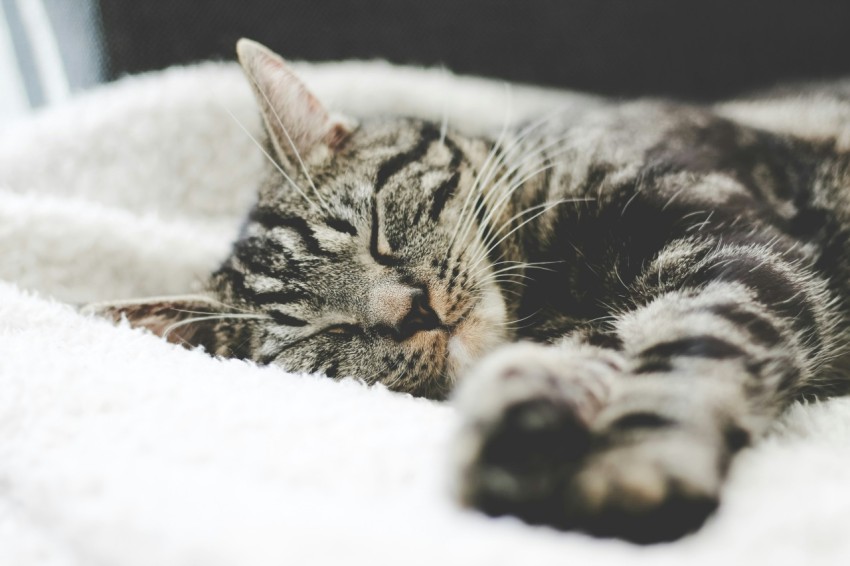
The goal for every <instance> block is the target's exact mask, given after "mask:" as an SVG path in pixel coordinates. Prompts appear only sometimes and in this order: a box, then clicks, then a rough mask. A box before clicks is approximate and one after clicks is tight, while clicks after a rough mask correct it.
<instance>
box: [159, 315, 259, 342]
mask: <svg viewBox="0 0 850 566" xmlns="http://www.w3.org/2000/svg"><path fill="white" fill-rule="evenodd" d="M269 318H270V317H269V316H268V315H261V314H253V315H252V314H217V315H211V316H197V317H194V318H187V319H186V320H181V321H179V322H175V323H173V324H171V325H169V326H167V327H166V328H165V330H164V331H163V332H162V337H163V338H165V339H167V338H168V335H169V334H171V333H172V332H173V331H174V330H176V329H178V328H181V327H183V326H186V325H189V324H193V323H196V322H206V321H209V320H231V319H239V320H266V319H269Z"/></svg>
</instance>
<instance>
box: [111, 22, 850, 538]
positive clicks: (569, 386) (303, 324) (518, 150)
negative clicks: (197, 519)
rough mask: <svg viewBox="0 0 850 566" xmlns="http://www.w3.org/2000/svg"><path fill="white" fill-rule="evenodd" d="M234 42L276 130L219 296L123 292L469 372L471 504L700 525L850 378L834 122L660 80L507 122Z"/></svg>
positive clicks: (190, 323)
mask: <svg viewBox="0 0 850 566" xmlns="http://www.w3.org/2000/svg"><path fill="white" fill-rule="evenodd" d="M237 51H238V55H239V60H240V62H241V64H242V67H243V68H244V70H245V73H246V75H247V77H248V80H249V81H250V83H251V85H252V87H253V90H254V94H255V95H256V99H257V102H258V104H259V107H260V110H261V113H262V116H263V118H264V124H265V127H266V131H267V134H268V137H267V140H266V141H265V143H264V144H260V145H261V148H262V151H264V153H265V154H266V157H268V164H267V171H266V175H265V178H264V180H263V182H262V184H261V186H260V189H259V195H258V198H257V202H256V205H255V206H254V208H253V210H252V211H251V212H250V214H249V216H248V218H247V220H246V221H245V224H244V226H243V228H242V231H241V234H240V236H239V238H238V240H237V241H236V242H235V243H234V245H233V249H232V253H231V254H230V256H229V257H227V258H226V259H225V260H224V262H223V264H222V265H221V268H220V269H218V270H217V271H216V272H215V273H213V274H212V275H211V277H210V279H209V284H208V290H209V293H208V296H206V297H200V298H194V299H187V300H174V301H170V300H165V301H160V302H154V303H127V304H123V305H118V306H117V307H116V308H114V309H113V311H112V314H114V315H116V316H117V315H119V314H120V315H121V316H126V317H127V318H128V319H129V320H130V321H131V322H133V323H134V324H136V325H139V326H144V327H147V328H150V329H152V330H154V331H155V332H158V333H160V334H163V335H166V336H167V337H168V338H169V339H171V340H173V341H178V342H182V343H186V344H190V345H195V346H197V345H200V346H203V347H204V348H206V349H207V350H208V351H209V352H212V353H215V354H218V355H222V356H235V357H240V358H248V359H251V360H255V361H257V362H259V363H261V364H277V365H280V366H282V367H284V368H286V369H287V370H291V371H303V372H320V373H323V374H325V375H327V376H328V377H331V378H342V377H345V376H353V377H356V378H359V379H361V380H364V381H365V382H367V383H383V384H384V385H386V386H387V387H389V388H391V389H393V390H397V391H402V392H408V393H412V394H414V395H422V396H426V397H431V398H435V399H443V398H446V397H447V396H449V395H450V394H451V395H452V396H453V398H454V399H455V401H456V404H457V407H459V410H460V411H461V413H462V415H463V417H464V422H465V425H464V427H463V430H462V431H461V432H460V435H459V437H458V438H457V439H456V443H455V449H456V450H455V452H456V458H455V462H456V466H457V468H456V470H457V477H456V479H457V482H456V483H457V495H458V498H459V500H460V501H462V502H463V503H464V504H466V505H469V506H472V507H475V508H478V509H480V510H482V511H484V512H486V513H488V514H492V515H501V514H510V515H515V516H518V517H521V518H523V519H524V520H526V521H528V522H531V523H542V524H547V525H552V526H555V527H558V528H562V529H576V530H582V531H585V532H589V533H592V534H596V535H600V536H616V537H622V538H626V539H630V540H634V541H638V542H652V541H659V540H668V539H673V538H677V537H679V536H681V535H683V534H685V533H687V532H690V531H692V530H694V529H696V528H698V527H699V526H700V525H701V524H702V523H703V522H704V520H705V519H706V517H708V516H709V515H710V514H711V512H712V511H713V510H714V509H715V508H716V507H717V505H718V501H719V494H720V490H721V486H722V483H723V480H724V477H725V476H726V474H727V470H728V469H729V464H730V461H731V460H732V457H733V456H734V455H735V454H736V453H737V452H738V451H740V450H741V449H742V448H744V447H745V446H747V445H748V444H750V443H751V442H752V441H753V440H754V439H757V438H758V437H759V436H760V435H762V434H763V433H764V432H765V430H766V429H767V427H768V426H769V425H770V423H771V421H773V420H774V419H775V418H776V417H777V415H779V414H780V413H781V412H782V411H783V409H785V408H786V407H787V406H788V405H789V404H790V403H792V402H794V401H795V400H799V399H801V398H805V397H808V396H826V395H833V394H838V393H842V392H844V391H845V389H846V388H847V385H848V379H847V373H846V372H845V371H842V367H845V368H846V358H845V360H842V358H843V357H844V356H845V354H846V346H847V344H848V343H850V340H848V325H847V322H848V316H847V315H848V308H847V299H848V298H849V297H850V261H848V259H850V154H848V153H847V152H846V150H845V151H843V152H842V151H840V150H839V149H838V148H837V146H836V143H835V141H834V140H829V139H804V138H803V137H795V136H790V135H781V134H778V133H771V132H768V131H764V130H760V129H756V128H753V127H747V126H745V125H743V124H741V123H739V122H736V121H733V120H730V119H728V118H724V117H722V116H721V115H719V114H717V113H716V112H714V111H713V110H712V109H711V108H709V107H701V106H695V105H683V104H675V103H671V102H664V101H646V100H644V101H636V102H630V103H613V102H610V103H608V102H601V103H600V104H599V105H598V107H595V108H592V109H590V110H588V111H587V112H586V113H583V114H581V115H567V114H559V113H553V114H550V115H547V116H542V117H541V118H540V119H539V120H537V121H533V122H529V123H526V124H523V125H521V126H518V127H515V128H505V129H503V130H502V131H501V132H496V133H495V134H494V135H493V136H492V137H486V136H484V137H475V136H468V135H463V134H461V133H459V132H456V131H452V130H451V129H446V128H444V127H442V126H441V124H439V123H432V122H429V121H425V120H421V119H411V118H397V117H386V118H382V119H369V120H363V121H361V122H360V123H356V122H355V121H353V120H351V119H348V118H340V117H333V116H331V115H329V114H328V113H327V111H326V110H325V109H324V108H323V106H322V105H321V103H320V102H319V101H318V100H317V99H316V98H315V97H314V96H313V95H311V94H310V92H308V90H307V89H306V88H305V86H304V85H303V84H302V83H301V82H300V81H299V80H298V78H297V77H296V76H295V75H294V74H293V72H292V71H291V70H290V68H289V67H288V66H287V65H286V63H285V62H284V61H283V60H282V59H281V58H280V57H279V56H277V55H276V54H274V53H272V52H270V51H269V50H268V49H266V48H265V47H263V46H261V45H259V44H257V43H254V42H252V41H249V40H244V39H243V40H241V41H240V42H239V43H238V45H237ZM198 312H202V313H206V315H205V316H193V314H192V313H198Z"/></svg>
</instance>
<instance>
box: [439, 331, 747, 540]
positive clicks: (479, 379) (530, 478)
mask: <svg viewBox="0 0 850 566" xmlns="http://www.w3.org/2000/svg"><path fill="white" fill-rule="evenodd" d="M570 354H572V355H567V354H566V353H565V352H562V351H559V350H556V349H555V348H551V347H543V346H529V345H520V346H513V347H510V348H507V349H504V350H502V351H501V352H500V353H499V354H497V355H495V356H494V357H493V358H492V359H490V360H487V361H485V362H484V363H483V364H482V365H480V366H479V367H478V368H477V369H476V371H475V372H474V373H473V374H471V375H470V376H469V378H468V379H469V381H468V382H467V383H465V384H463V385H462V386H461V387H460V388H459V391H458V395H457V402H458V406H459V408H460V410H461V412H462V413H463V416H464V417H465V421H464V426H463V428H462V430H461V432H460V435H459V438H458V439H457V443H456V445H455V456H456V458H455V461H456V465H457V472H458V473H457V485H456V491H457V495H458V497H459V499H460V500H461V502H462V503H464V504H466V505H468V506H471V507H475V508H477V509H479V510H481V511H484V512H485V513H487V514H490V515H506V514H507V515H514V516H517V517H520V518H522V519H524V520H525V521H527V522H529V523H534V524H541V523H542V524H546V525H550V526H555V527H558V528H563V529H575V530H582V531H585V532H589V533H592V534H595V535H599V536H616V537H620V538H625V539H629V540H633V541H636V542H643V543H648V542H655V541H662V540H671V539H675V538H679V537H680V536H682V535H684V534H686V533H688V532H690V531H692V530H695V529H696V528H698V527H699V526H700V525H701V524H702V523H703V522H704V521H705V519H706V518H707V517H708V516H709V515H710V514H711V512H712V511H713V510H714V509H715V508H716V507H717V504H718V494H719V491H720V485H721V481H722V476H723V474H724V472H725V466H726V464H727V463H728V457H729V456H730V454H731V452H730V448H729V446H726V444H724V438H725V437H724V436H723V434H721V433H720V430H721V429H720V428H717V427H715V426H714V425H715V423H716V422H717V421H716V418H715V416H714V415H712V414H710V413H707V412H705V411H703V412H702V414H700V407H699V406H698V405H695V406H694V407H690V406H687V405H681V406H679V408H678V412H670V411H668V413H667V414H661V413H660V412H658V411H655V410H654V408H655V407H656V406H658V405H659V404H660V403H659V401H660V398H658V397H657V395H658V394H659V387H658V384H653V383H651V382H649V381H646V380H641V381H635V380H638V379H640V378H636V377H631V376H627V375H623V374H622V370H621V369H620V368H621V367H622V365H620V364H619V363H618V361H617V359H616V358H610V357H607V356H609V354H607V353H601V354H602V356H603V357H601V358H600V357H597V356H596V355H594V354H593V353H591V354H588V355H583V354H581V353H579V354H578V355H576V353H575V352H571V353H570ZM623 384H625V386H624V385H623ZM624 390H625V391H626V392H625V393H623V391H624ZM667 392H668V390H667V389H662V390H661V391H660V394H661V395H662V397H663V396H666V394H667ZM667 408H668V409H669V407H667Z"/></svg>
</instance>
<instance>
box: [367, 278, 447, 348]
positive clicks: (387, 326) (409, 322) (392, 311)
mask: <svg viewBox="0 0 850 566" xmlns="http://www.w3.org/2000/svg"><path fill="white" fill-rule="evenodd" d="M371 299H372V300H371V304H372V307H371V310H372V312H373V313H374V316H375V318H374V319H373V320H374V324H375V328H376V329H377V330H379V331H381V332H385V333H386V334H388V335H389V336H391V337H392V338H395V339H398V340H406V339H408V338H410V337H411V336H413V335H414V334H416V333H417V332H420V331H425V330H433V329H435V328H437V327H438V326H440V317H439V316H437V313H436V312H434V309H433V308H432V307H431V305H430V303H429V302H428V294H427V292H426V291H425V290H424V289H420V288H417V287H407V286H402V285H387V286H384V287H380V288H378V289H375V291H374V292H373V294H372V297H371Z"/></svg>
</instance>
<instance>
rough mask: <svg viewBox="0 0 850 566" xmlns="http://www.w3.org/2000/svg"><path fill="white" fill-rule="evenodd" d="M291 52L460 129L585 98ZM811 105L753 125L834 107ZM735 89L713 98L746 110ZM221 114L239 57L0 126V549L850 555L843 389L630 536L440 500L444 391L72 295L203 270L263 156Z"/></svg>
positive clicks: (362, 92)
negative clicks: (681, 515) (665, 528)
mask: <svg viewBox="0 0 850 566" xmlns="http://www.w3.org/2000/svg"><path fill="white" fill-rule="evenodd" d="M300 70H301V71H302V73H303V76H304V77H305V79H306V81H307V82H308V83H309V84H310V85H311V86H312V87H313V89H314V90H315V91H316V93H317V94H319V96H320V97H321V98H322V99H323V100H325V101H326V102H327V104H328V105H329V106H331V107H335V108H338V109H341V110H345V111H349V112H352V113H355V114H359V115H366V114H370V113H376V112H387V111H390V112H405V113H413V114H420V115H425V116H431V117H434V118H437V119H442V118H443V117H445V118H447V119H448V120H449V122H450V124H452V125H455V126H458V127H462V128H466V129H470V130H473V129H476V128H484V127H489V126H492V125H493V124H494V123H496V125H498V123H499V122H501V120H503V119H508V120H516V119H521V118H522V117H524V116H528V115H531V114H534V113H538V112H540V111H543V110H546V109H547V108H552V107H554V106H555V105H563V104H567V105H574V107H575V108H576V109H580V108H581V107H583V105H589V104H593V100H592V99H590V98H586V97H583V96H579V95H572V94H565V93H556V92H550V91H543V90H535V89H530V88H520V87H515V88H512V89H508V88H505V87H504V86H503V85H501V84H498V83H493V82H488V81H482V80H478V79H469V78H461V77H453V76H451V75H449V74H447V73H445V72H441V71H425V70H415V69H405V68H393V67H390V66H388V65H385V64H379V63H373V64H365V63H345V64H332V65H324V66H301V67H300ZM783 104H785V103H783ZM788 104H791V106H792V107H793V104H792V103H790V102H789V103H788ZM808 104H809V105H808V106H805V107H796V108H791V109H790V111H789V109H788V108H785V109H784V110H783V112H779V113H778V114H775V116H773V118H771V119H774V118H776V117H777V116H780V117H781V116H784V117H785V118H784V119H785V120H786V122H788V123H792V122H793V123H795V124H797V125H799V123H800V120H804V119H807V120H809V123H810V124H811V128H812V129H814V130H817V129H818V128H826V127H834V126H835V121H834V120H833V118H834V116H832V118H830V119H828V120H827V119H826V118H824V116H822V115H821V114H822V113H821V110H822V109H823V108H822V107H821V106H817V105H815V106H812V105H811V104H810V103H808ZM824 104H826V103H824ZM747 109H748V107H747V105H746V104H745V103H742V104H741V105H740V106H739V107H737V110H735V109H734V108H733V109H732V111H738V112H739V113H742V115H747V116H750V117H752V118H753V119H754V120H756V121H757V120H758V119H759V118H758V116H757V115H756V113H755V111H754V110H753V111H752V112H749V113H748V110H747ZM751 110H752V109H751ZM807 112H808V114H806V113H807ZM228 113H232V115H233V117H234V118H235V120H234V119H232V118H231V116H229V115H228ZM237 121H238V122H239V123H241V124H242V125H244V127H245V128H246V130H247V131H248V132H250V133H252V134H253V135H257V132H258V131H259V118H258V115H257V113H256V112H255V110H254V107H253V102H252V100H251V96H250V93H249V91H248V88H247V86H246V85H245V83H244V81H243V79H242V78H241V75H240V73H239V70H238V69H236V68H235V67H234V66H232V65H227V64H207V65H201V66H197V67H191V68H182V69H172V70H169V71H165V72H162V73H156V74H151V75H148V76H143V77H136V78H128V79H124V80H122V81H119V82H118V83H115V84H112V85H109V86H107V87H105V88H102V89H101V90H99V91H96V92H92V93H90V94H88V95H86V96H85V97H83V98H80V99H78V100H75V101H72V102H71V103H70V104H68V105H66V106H63V107H59V108H56V109H53V110H50V111H48V112H47V113H44V114H42V115H39V116H37V117H35V118H34V119H32V120H29V121H27V122H24V123H22V124H20V125H18V126H17V127H16V128H14V129H13V130H9V131H6V132H4V133H3V134H2V136H0V254H2V255H0V257H1V258H2V259H0V280H2V281H0V564H3V565H9V566H12V565H20V566H25V565H30V564H39V565H41V564H51V565H54V564H55V565H71V564H127V565H136V564H138V565H140V566H141V565H144V566H150V565H153V564H156V565H159V566H162V565H171V564H205V565H216V564H222V565H224V564H255V565H262V564H278V565H279V564H292V565H296V564H359V563H363V564H371V565H375V564H387V565H398V564H405V565H415V564H423V565H424V564H427V565H429V566H433V565H435V564H441V565H449V564H463V565H469V564H488V565H492V564H536V565H543V564H565V563H567V564H595V565H599V564H626V563H628V564H683V563H687V564H692V565H693V564H704V565H711V566H715V565H717V564H728V563H742V564H756V563H758V564H766V563H773V564H784V563H789V564H791V563H794V564H800V563H817V564H827V563H836V564H846V563H847V560H850V537H848V533H850V400H847V399H837V400H833V401H829V402H826V403H822V404H816V405H809V406H797V407H794V408H793V409H792V410H791V411H790V412H789V413H788V414H787V415H786V417H785V419H784V420H783V422H782V423H780V425H779V426H777V427H776V429H775V431H774V432H773V434H772V435H771V436H770V438H768V439H767V440H766V441H765V442H762V443H761V444H760V445H758V446H757V447H756V448H753V449H751V450H748V451H746V452H745V453H744V454H743V455H742V456H741V457H740V458H739V460H738V461H737V462H736V464H735V465H734V467H733V469H732V472H731V479H730V482H729V485H728V487H727V489H726V491H725V493H724V495H725V499H724V502H723V505H722V507H721V508H720V510H719V512H718V513H717V515H716V516H715V517H713V518H712V519H711V520H710V521H709V523H708V524H707V525H706V526H705V528H704V529H702V530H701V531H700V532H699V533H697V534H695V535H692V536H689V537H686V538H685V539H683V540H681V541H678V542H675V543H670V544H665V545H657V546H653V547H648V548H642V547H637V546H633V545H630V544H627V543H623V542H619V541H604V540H595V539H592V538H589V537H586V536H584V535H581V534H576V533H560V532H556V531H553V530H550V529H547V528H539V527H537V528H535V527H529V526H526V525H524V524H522V523H520V522H519V521H517V520H514V519H510V518H504V519H489V518H486V517H483V516H481V515H479V514H477V513H474V512H471V511H466V510H462V509H459V508H457V507H456V506H455V505H454V504H453V502H452V500H451V498H450V496H449V491H448V489H447V479H448V477H449V474H448V473H447V461H446V457H445V455H446V452H447V450H446V447H447V445H448V444H449V443H450V442H451V440H452V433H453V430H454V428H455V426H456V415H455V413H454V411H453V409H452V407H451V406H448V405H445V404H438V403H433V402H429V401H425V400H421V399H414V398H412V397H409V396H404V395H398V394H394V393H390V392H388V391H387V390H385V389H383V388H381V387H366V386H364V385H362V384H360V383H357V382H355V381H345V382H333V381H330V380H327V379H326V378H322V377H321V376H304V375H292V374H287V373H285V372H283V371H281V370H279V369H276V368H261V367H257V366H255V365H253V364H251V363H246V362H241V361H233V360H217V359H213V358H211V357H209V356H207V355H206V354H204V353H203V352H199V351H187V350H184V349H182V348H179V347H176V346H173V345H171V344H168V343H166V342H164V341H162V340H159V339H157V338H156V337H154V336H152V335H150V334H147V333H145V332H143V331H140V330H136V329H131V328H128V327H126V326H118V327H114V326H113V325H111V324H110V323H108V322H106V321H102V320H97V319H93V318H87V317H85V316H82V315H80V314H78V313H77V312H76V311H75V310H74V309H73V308H72V307H71V306H68V303H80V302H86V301H95V300H106V299H115V298H123V297H141V296H150V295H164V294H172V293H187V292H191V291H193V290H195V289H197V286H198V284H199V282H200V281H201V279H202V278H203V276H204V274H206V273H207V272H208V271H209V270H210V269H211V268H213V267H214V266H215V265H216V263H217V262H218V261H219V260H220V258H221V257H222V256H223V255H224V254H225V253H226V250H227V247H228V243H229V241H230V240H231V238H232V237H233V236H234V235H235V233H236V231H237V229H238V226H239V222H240V218H241V216H242V215H243V214H244V212H245V210H246V207H247V206H248V205H249V203H250V201H251V196H252V193H253V190H254V184H255V181H256V178H257V176H258V173H259V170H260V166H261V159H262V155H261V154H260V152H259V151H257V149H256V147H255V146H254V144H253V142H252V141H251V140H250V138H249V137H248V136H247V135H246V134H245V132H244V131H243V130H242V129H241V126H240V125H239V124H237ZM775 121H776V123H777V124H778V123H780V122H781V121H782V120H781V119H779V118H776V120H775ZM846 123H850V117H848V119H847V122H846ZM777 127H780V126H777ZM844 140H845V141H847V140H850V127H847V128H846V131H845V132H844Z"/></svg>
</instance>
